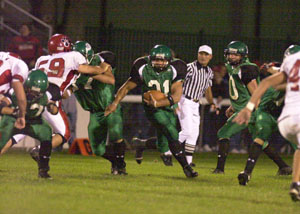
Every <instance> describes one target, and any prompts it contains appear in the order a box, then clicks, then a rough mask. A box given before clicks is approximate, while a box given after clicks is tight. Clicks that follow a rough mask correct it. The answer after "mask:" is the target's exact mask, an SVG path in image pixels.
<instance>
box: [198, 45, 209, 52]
mask: <svg viewBox="0 0 300 214" xmlns="http://www.w3.org/2000/svg"><path fill="white" fill-rule="evenodd" d="M199 52H205V53H208V54H212V49H211V47H209V46H208V45H201V46H200V47H199V49H198V53H199Z"/></svg>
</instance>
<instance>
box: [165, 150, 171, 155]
mask: <svg viewBox="0 0 300 214" xmlns="http://www.w3.org/2000/svg"><path fill="white" fill-rule="evenodd" d="M164 155H172V152H171V151H170V150H169V151H167V152H165V153H164Z"/></svg>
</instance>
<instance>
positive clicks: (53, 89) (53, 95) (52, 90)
mask: <svg viewBox="0 0 300 214" xmlns="http://www.w3.org/2000/svg"><path fill="white" fill-rule="evenodd" d="M46 95H47V97H48V99H49V100H53V101H59V100H61V99H62V97H61V93H60V89H59V87H58V86H57V85H54V84H52V83H50V84H49V87H48V89H47V91H46Z"/></svg>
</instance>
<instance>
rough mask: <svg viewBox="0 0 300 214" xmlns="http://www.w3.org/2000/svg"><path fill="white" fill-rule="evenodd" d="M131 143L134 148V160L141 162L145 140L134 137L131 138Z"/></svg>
mask: <svg viewBox="0 0 300 214" xmlns="http://www.w3.org/2000/svg"><path fill="white" fill-rule="evenodd" d="M132 143H133V145H134V147H135V148H136V151H135V161H136V162H137V163H138V164H141V163H142V161H143V153H144V150H145V148H146V147H145V141H144V140H141V139H139V138H137V137H134V138H132Z"/></svg>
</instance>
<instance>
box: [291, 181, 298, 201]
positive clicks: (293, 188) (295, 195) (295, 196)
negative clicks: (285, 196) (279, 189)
mask: <svg viewBox="0 0 300 214" xmlns="http://www.w3.org/2000/svg"><path fill="white" fill-rule="evenodd" d="M289 193H290V196H291V199H292V200H293V201H300V190H299V186H298V185H297V183H292V184H291V187H290V192H289Z"/></svg>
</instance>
